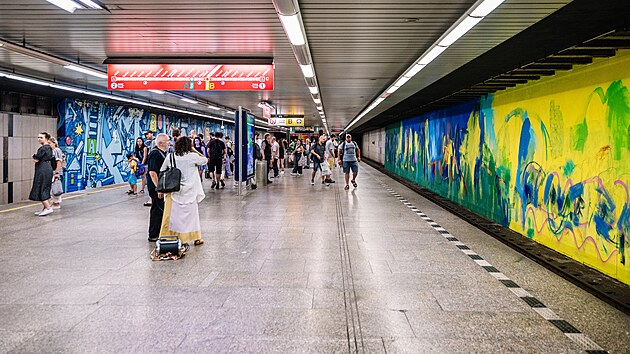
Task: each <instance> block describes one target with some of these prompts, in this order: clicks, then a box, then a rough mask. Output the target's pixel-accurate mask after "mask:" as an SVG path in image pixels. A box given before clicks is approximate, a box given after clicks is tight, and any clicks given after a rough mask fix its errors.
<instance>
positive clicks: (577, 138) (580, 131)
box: [571, 118, 588, 151]
mask: <svg viewBox="0 0 630 354" xmlns="http://www.w3.org/2000/svg"><path fill="white" fill-rule="evenodd" d="M571 138H572V139H571V146H572V147H573V150H575V151H584V144H585V143H586V138H588V124H586V118H584V120H583V121H582V123H579V124H576V125H575V126H574V127H572V128H571Z"/></svg>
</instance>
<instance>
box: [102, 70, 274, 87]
mask: <svg viewBox="0 0 630 354" xmlns="http://www.w3.org/2000/svg"><path fill="white" fill-rule="evenodd" d="M273 71H274V66H273V65H249V64H242V65H233V64H227V65H221V64H209V65H185V64H109V65H108V66H107V76H108V86H109V89H110V90H112V91H118V90H202V91H273Z"/></svg>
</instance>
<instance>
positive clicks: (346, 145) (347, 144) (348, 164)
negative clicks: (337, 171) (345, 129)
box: [338, 134, 361, 190]
mask: <svg viewBox="0 0 630 354" xmlns="http://www.w3.org/2000/svg"><path fill="white" fill-rule="evenodd" d="M338 155H339V164H340V165H341V166H342V168H343V173H345V174H346V176H345V178H346V186H345V187H344V188H343V189H345V190H348V189H350V186H349V184H348V180H349V179H350V170H352V181H351V182H352V186H353V187H354V188H357V182H356V180H357V174H358V173H359V162H361V150H360V149H359V146H358V145H357V143H356V142H354V141H352V135H350V134H346V141H344V142H343V143H341V144H339V151H338Z"/></svg>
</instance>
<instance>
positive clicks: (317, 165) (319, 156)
mask: <svg viewBox="0 0 630 354" xmlns="http://www.w3.org/2000/svg"><path fill="white" fill-rule="evenodd" d="M325 142H326V136H325V135H320V136H319V140H318V141H317V143H315V144H314V145H313V148H312V149H311V152H310V154H311V160H313V174H312V175H311V185H314V184H315V174H316V173H317V170H319V171H320V172H321V171H322V164H323V163H326V160H325V159H324V156H325V153H326V145H325ZM325 179H326V178H325V177H324V174H323V173H322V184H324V182H325Z"/></svg>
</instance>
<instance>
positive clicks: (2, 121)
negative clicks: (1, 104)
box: [0, 113, 7, 137]
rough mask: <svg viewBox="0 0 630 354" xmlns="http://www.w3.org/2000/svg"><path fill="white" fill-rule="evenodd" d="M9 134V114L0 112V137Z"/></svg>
mask: <svg viewBox="0 0 630 354" xmlns="http://www.w3.org/2000/svg"><path fill="white" fill-rule="evenodd" d="M2 136H7V115H6V114H4V113H0V137H2Z"/></svg>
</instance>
